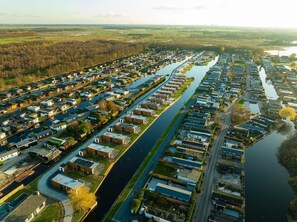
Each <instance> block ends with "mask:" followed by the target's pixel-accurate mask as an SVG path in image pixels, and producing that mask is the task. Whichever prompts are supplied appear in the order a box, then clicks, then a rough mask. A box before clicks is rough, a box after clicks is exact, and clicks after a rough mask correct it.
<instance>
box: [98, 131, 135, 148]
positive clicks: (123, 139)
mask: <svg viewBox="0 0 297 222" xmlns="http://www.w3.org/2000/svg"><path fill="white" fill-rule="evenodd" d="M102 139H103V140H104V141H105V142H108V143H110V142H112V143H116V144H120V145H124V144H128V143H129V141H130V138H129V137H128V136H125V135H122V134H118V133H112V132H105V133H104V134H103V135H102Z"/></svg>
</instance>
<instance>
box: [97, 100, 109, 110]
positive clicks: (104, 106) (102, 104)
mask: <svg viewBox="0 0 297 222" xmlns="http://www.w3.org/2000/svg"><path fill="white" fill-rule="evenodd" d="M98 105H99V109H100V110H102V111H106V110H107V102H106V100H101V101H100V102H99V103H98Z"/></svg>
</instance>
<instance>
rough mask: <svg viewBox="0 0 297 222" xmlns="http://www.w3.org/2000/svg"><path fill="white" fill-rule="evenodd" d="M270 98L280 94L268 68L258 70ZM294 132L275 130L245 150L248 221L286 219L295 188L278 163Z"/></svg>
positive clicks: (271, 221)
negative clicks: (285, 141)
mask: <svg viewBox="0 0 297 222" xmlns="http://www.w3.org/2000/svg"><path fill="white" fill-rule="evenodd" d="M259 74H260V78H261V81H262V85H263V88H264V90H265V95H266V97H267V99H273V100H276V99H277V98H278V95H277V93H276V91H275V89H274V86H273V85H272V84H271V82H267V81H266V74H265V70H264V69H263V68H262V69H260V71H259ZM294 132H295V130H294V128H292V129H291V131H290V132H286V133H282V132H278V131H274V132H273V133H272V134H270V135H268V136H266V137H264V138H263V139H262V140H260V141H259V142H257V143H256V144H254V145H253V146H251V147H249V148H248V149H247V150H246V159H245V187H246V221H247V222H274V221H275V222H286V221H287V219H286V216H287V214H288V206H289V202H290V200H291V199H292V198H293V196H294V192H293V190H292V188H291V187H290V185H289V184H288V178H289V175H288V172H287V170H286V169H285V168H284V167H283V166H281V165H280V164H279V163H278V160H277V155H276V154H277V152H278V149H279V147H280V145H281V144H282V142H283V141H284V140H286V139H287V138H288V137H289V136H290V135H292V134H293V133H294Z"/></svg>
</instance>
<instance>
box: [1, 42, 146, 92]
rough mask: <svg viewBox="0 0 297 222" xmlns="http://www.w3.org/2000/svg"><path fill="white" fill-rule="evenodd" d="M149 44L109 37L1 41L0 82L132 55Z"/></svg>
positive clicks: (25, 79) (29, 79) (27, 79)
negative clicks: (78, 39)
mask: <svg viewBox="0 0 297 222" xmlns="http://www.w3.org/2000/svg"><path fill="white" fill-rule="evenodd" d="M145 47H146V46H145V45H143V44H139V43H127V42H118V41H105V40H90V41H66V42H58V43H53V42H51V41H33V42H24V43H12V44H3V45H0V82H2V87H3V82H4V81H5V80H7V79H11V78H15V79H17V82H16V85H19V84H23V83H28V82H33V81H36V80H38V79H40V78H46V77H52V76H55V75H58V74H62V73H65V72H69V71H72V70H76V69H80V68H82V67H87V66H91V65H95V64H100V63H104V62H107V61H111V60H113V59H116V58H119V57H124V56H128V55H131V54H134V53H137V52H140V51H142V50H144V48H145ZM5 82H7V81H5ZM14 84H15V82H14Z"/></svg>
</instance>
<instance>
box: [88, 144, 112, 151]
mask: <svg viewBox="0 0 297 222" xmlns="http://www.w3.org/2000/svg"><path fill="white" fill-rule="evenodd" d="M88 148H90V149H93V150H98V151H100V152H104V153H110V152H112V151H113V150H114V149H113V148H110V147H108V146H103V145H100V144H97V143H91V144H90V145H89V146H88Z"/></svg>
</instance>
